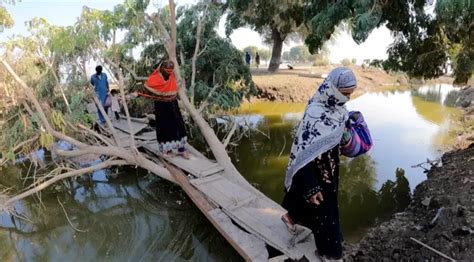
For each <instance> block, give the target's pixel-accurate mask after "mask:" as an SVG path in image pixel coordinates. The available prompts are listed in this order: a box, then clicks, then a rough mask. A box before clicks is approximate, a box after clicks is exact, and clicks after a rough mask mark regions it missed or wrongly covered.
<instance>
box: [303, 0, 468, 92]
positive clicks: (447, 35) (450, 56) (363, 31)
mask: <svg viewBox="0 0 474 262" xmlns="http://www.w3.org/2000/svg"><path fill="white" fill-rule="evenodd" d="M431 6H432V1H426V0H408V1H401V0H389V1H377V0H362V1H335V2H329V1H313V2H311V4H308V5H307V6H306V7H305V22H306V24H308V26H309V34H308V36H307V37H306V39H305V43H306V44H307V45H308V47H309V50H310V52H312V53H314V52H316V51H317V50H318V49H320V48H321V46H322V45H323V44H324V43H325V42H326V41H327V40H328V39H330V37H331V36H332V34H333V33H334V31H335V28H336V27H337V26H338V25H339V24H340V23H341V22H344V21H345V22H347V25H348V28H349V30H350V31H351V33H352V38H353V39H354V41H355V42H356V43H361V42H363V41H365V40H366V39H367V37H368V36H369V34H370V33H371V32H372V30H373V29H375V28H377V27H379V26H381V25H385V26H386V27H387V28H388V29H389V30H391V31H392V32H393V34H394V35H395V41H394V43H393V44H392V45H391V47H390V48H389V50H388V54H389V58H388V59H387V61H385V62H384V68H385V69H386V70H395V71H403V72H406V73H407V74H408V75H409V76H411V77H425V78H433V77H438V76H440V75H442V74H443V73H444V72H445V71H446V70H445V69H446V68H447V66H448V64H449V63H451V65H452V66H453V69H454V76H455V83H466V82H467V80H468V79H469V77H470V76H471V74H472V71H473V68H474V63H473V62H472V61H474V44H473V43H474V36H473V34H472V31H473V30H472V21H473V14H474V3H473V2H472V1H469V0H458V1H450V0H439V1H436V6H435V8H434V15H432V14H430V13H428V12H427V11H426V9H427V8H429V7H431ZM456 50H459V51H458V52H456Z"/></svg>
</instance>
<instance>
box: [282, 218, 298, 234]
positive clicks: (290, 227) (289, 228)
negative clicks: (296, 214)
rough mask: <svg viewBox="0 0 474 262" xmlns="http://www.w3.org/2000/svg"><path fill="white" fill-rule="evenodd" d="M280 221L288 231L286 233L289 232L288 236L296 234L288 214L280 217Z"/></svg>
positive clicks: (294, 226)
mask: <svg viewBox="0 0 474 262" xmlns="http://www.w3.org/2000/svg"><path fill="white" fill-rule="evenodd" d="M281 221H283V223H285V225H286V228H287V229H288V232H290V234H292V235H294V234H296V225H295V223H293V221H292V220H291V218H290V216H289V215H288V213H286V214H283V215H282V216H281Z"/></svg>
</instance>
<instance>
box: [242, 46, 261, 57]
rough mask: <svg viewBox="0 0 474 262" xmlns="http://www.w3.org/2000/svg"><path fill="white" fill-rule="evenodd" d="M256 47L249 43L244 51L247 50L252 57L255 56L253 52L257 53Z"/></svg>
mask: <svg viewBox="0 0 474 262" xmlns="http://www.w3.org/2000/svg"><path fill="white" fill-rule="evenodd" d="M257 51H258V47H256V46H253V45H250V46H247V47H246V48H244V53H245V52H248V53H249V54H250V55H251V56H252V57H255V53H257Z"/></svg>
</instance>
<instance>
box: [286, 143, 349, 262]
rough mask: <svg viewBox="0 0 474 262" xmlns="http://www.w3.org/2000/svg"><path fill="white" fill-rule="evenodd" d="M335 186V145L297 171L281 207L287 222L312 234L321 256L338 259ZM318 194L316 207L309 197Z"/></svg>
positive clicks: (336, 174) (336, 183)
mask: <svg viewBox="0 0 474 262" xmlns="http://www.w3.org/2000/svg"><path fill="white" fill-rule="evenodd" d="M338 184H339V145H337V146H336V147H334V148H333V149H331V150H329V151H327V152H325V153H324V154H322V155H321V156H320V157H318V158H316V159H314V160H313V161H311V162H310V163H308V164H307V165H306V166H304V167H303V168H301V169H300V170H298V172H297V173H296V174H295V175H294V177H293V182H292V185H291V188H290V190H289V191H288V192H286V194H285V197H284V199H283V203H282V206H283V207H284V208H285V209H286V210H288V213H289V215H290V217H291V219H292V220H293V221H294V222H295V223H297V224H300V225H303V226H305V227H308V228H309V229H311V230H312V231H313V235H314V239H315V242H316V247H317V249H318V253H319V255H321V256H327V257H331V258H337V259H339V258H341V256H342V241H343V238H342V234H341V229H340V225H339V210H338V204H337V192H338ZM317 192H321V193H322V195H323V199H324V200H323V201H322V202H321V204H320V205H319V206H317V205H315V204H313V203H310V202H309V199H310V198H311V196H313V195H314V194H316V193H317Z"/></svg>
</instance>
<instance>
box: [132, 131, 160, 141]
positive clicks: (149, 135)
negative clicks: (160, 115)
mask: <svg viewBox="0 0 474 262" xmlns="http://www.w3.org/2000/svg"><path fill="white" fill-rule="evenodd" d="M135 138H136V139H138V140H144V141H155V140H156V131H150V132H145V133H143V134H139V135H136V136H135Z"/></svg>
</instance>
